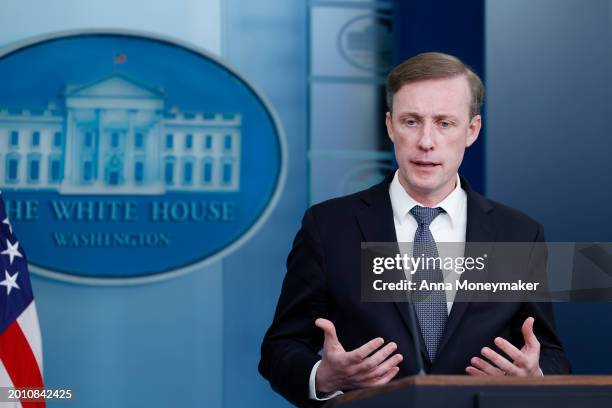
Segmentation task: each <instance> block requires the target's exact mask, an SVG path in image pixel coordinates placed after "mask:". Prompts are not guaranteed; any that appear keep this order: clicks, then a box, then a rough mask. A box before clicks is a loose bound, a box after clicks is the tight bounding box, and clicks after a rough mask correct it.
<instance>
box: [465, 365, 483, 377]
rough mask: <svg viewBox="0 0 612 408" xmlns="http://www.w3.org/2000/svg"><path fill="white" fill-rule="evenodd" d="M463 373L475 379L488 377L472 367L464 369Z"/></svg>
mask: <svg viewBox="0 0 612 408" xmlns="http://www.w3.org/2000/svg"><path fill="white" fill-rule="evenodd" d="M465 372H466V373H468V374H469V375H472V376H475V377H486V376H488V375H489V374H487V373H485V372H484V371H482V370H479V369H477V368H476V367H472V366H469V367H465Z"/></svg>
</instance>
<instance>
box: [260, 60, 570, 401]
mask: <svg viewBox="0 0 612 408" xmlns="http://www.w3.org/2000/svg"><path fill="white" fill-rule="evenodd" d="M483 94H484V90H483V85H482V82H481V81H480V79H479V78H478V76H477V75H476V74H474V73H473V72H472V71H471V70H470V69H469V68H468V67H467V66H465V65H464V64H463V63H462V62H461V61H459V60H458V59H457V58H455V57H452V56H450V55H446V54H440V53H424V54H419V55H417V56H415V57H413V58H411V59H409V60H407V61H405V62H404V63H402V64H400V65H399V66H398V67H396V68H395V69H394V70H393V71H392V72H391V73H390V74H389V77H388V79H387V99H388V101H387V102H388V106H389V112H388V113H387V116H386V125H387V131H388V134H389V137H390V138H391V140H392V142H393V144H394V148H395V156H396V160H397V163H398V165H399V168H398V170H397V171H395V172H394V173H392V174H390V175H389V176H388V177H387V178H386V179H385V180H384V181H383V182H382V183H380V184H378V185H375V186H373V187H371V188H370V189H368V190H365V191H362V192H359V193H356V194H353V195H350V196H346V197H341V198H337V199H333V200H329V201H326V202H324V203H321V204H317V205H315V206H313V207H311V208H310V209H308V210H307V211H306V214H305V215H304V218H303V221H302V227H301V229H300V231H299V232H298V234H297V236H296V238H295V241H294V244H293V248H292V250H291V253H290V254H289V257H288V260H287V274H286V276H285V280H284V282H283V287H282V292H281V295H280V298H279V301H278V305H277V308H276V313H275V316H274V321H273V322H272V325H271V327H270V328H269V330H268V332H267V333H266V336H265V338H264V341H263V344H262V347H261V361H260V364H259V370H260V372H261V374H262V375H263V376H264V377H265V378H267V379H268V380H269V381H270V383H271V385H272V387H273V388H274V389H275V390H276V391H277V392H279V393H280V394H282V395H283V396H284V397H285V398H287V399H288V400H289V401H291V402H292V403H294V404H297V405H301V406H309V405H315V406H316V405H317V404H320V402H317V401H321V400H325V399H329V398H332V397H334V396H335V395H338V394H339V393H342V392H343V391H346V390H351V389H355V388H362V387H369V386H374V385H380V384H384V383H387V382H388V381H390V380H391V379H393V378H394V377H396V376H407V375H412V374H415V373H417V371H418V368H419V364H417V361H418V360H419V359H417V357H418V356H415V353H414V352H413V351H412V350H413V341H414V340H415V339H416V340H417V342H418V343H420V345H421V347H420V349H421V354H422V355H421V356H420V357H421V358H422V360H423V361H424V363H423V365H424V369H425V371H426V372H427V373H430V374H460V373H467V374H469V375H513V376H529V375H545V374H562V373H568V372H569V371H570V367H569V362H568V361H567V359H566V357H565V354H564V352H563V349H562V347H561V344H560V341H559V339H558V337H557V335H556V334H555V326H554V317H553V311H552V307H551V305H550V304H549V303H534V302H520V303H518V302H505V303H477V302H465V301H457V300H458V299H459V298H458V296H460V294H458V293H457V294H454V293H453V294H446V296H445V295H444V294H442V296H443V297H442V298H437V299H438V300H437V301H435V300H434V301H430V302H429V303H427V305H426V306H423V307H421V306H420V305H417V304H416V303H415V304H414V306H412V307H413V308H414V309H413V310H412V311H411V309H410V307H411V306H410V304H407V303H401V302H388V303H367V302H362V301H361V286H360V285H361V275H360V260H361V257H360V250H361V242H407V241H410V242H414V245H415V247H416V246H417V245H420V248H426V249H427V250H429V251H433V252H432V254H437V249H436V242H459V243H461V242H463V243H465V242H538V241H543V240H544V235H543V229H542V226H541V225H540V224H538V223H537V222H535V221H534V220H532V219H530V218H529V217H527V216H526V215H524V214H522V213H520V212H518V211H516V210H513V209H511V208H508V207H506V206H504V205H502V204H499V203H496V202H493V201H490V200H488V199H486V198H484V197H482V196H481V195H479V194H478V193H476V192H474V191H473V190H472V189H471V188H470V186H469V184H468V183H467V181H466V180H464V179H463V178H460V177H459V176H458V168H459V165H460V164H461V161H462V159H463V154H464V151H465V149H466V148H467V147H469V146H470V145H472V144H473V143H474V142H475V141H476V139H477V137H478V134H479V131H480V128H481V116H480V108H481V105H482V99H483ZM416 276H417V275H415V277H416ZM413 279H414V278H413ZM426 279H429V280H432V281H435V280H436V279H438V281H440V280H441V279H444V278H443V277H442V275H441V273H440V274H437V275H436V274H435V273H434V274H432V275H428V277H427V278H426ZM444 296H445V297H444ZM455 296H456V298H455ZM423 304H426V302H424V303H423ZM411 314H412V316H415V321H417V323H418V324H417V325H411V322H410V319H411ZM411 327H416V331H417V333H415V332H414V330H413V329H411ZM385 343H386V344H385ZM321 348H323V353H322V356H321V355H319V351H320V350H321Z"/></svg>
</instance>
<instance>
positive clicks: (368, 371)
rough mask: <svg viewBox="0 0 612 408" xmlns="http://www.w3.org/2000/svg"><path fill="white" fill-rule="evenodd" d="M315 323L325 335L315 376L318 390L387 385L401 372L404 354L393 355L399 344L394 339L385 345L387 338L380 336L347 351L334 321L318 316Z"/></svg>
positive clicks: (327, 390) (328, 390) (331, 390)
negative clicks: (400, 364) (321, 355)
mask: <svg viewBox="0 0 612 408" xmlns="http://www.w3.org/2000/svg"><path fill="white" fill-rule="evenodd" d="M315 325H316V326H317V327H318V328H320V329H321V330H323V332H324V334H325V340H324V343H323V358H322V360H321V364H320V365H319V368H318V369H317V374H316V378H315V384H316V385H315V387H316V390H317V393H325V394H326V393H330V392H333V391H338V390H347V389H355V388H364V387H372V386H375V385H382V384H386V383H388V382H389V381H391V379H393V377H395V376H396V375H397V373H398V372H399V368H398V367H397V365H398V364H399V363H400V362H401V361H402V359H403V357H402V355H401V354H395V355H393V356H391V354H392V353H393V352H395V350H397V344H395V343H393V342H391V343H388V344H387V345H385V346H384V347H381V346H382V345H383V344H384V340H383V339H382V338H380V337H378V338H375V339H372V340H370V341H368V342H367V343H366V344H364V345H363V346H361V347H359V348H357V349H355V350H353V351H346V350H344V347H342V344H340V341H338V336H337V335H336V328H335V327H334V324H333V323H332V322H331V321H329V320H327V319H317V320H316V321H315ZM389 356H391V357H389Z"/></svg>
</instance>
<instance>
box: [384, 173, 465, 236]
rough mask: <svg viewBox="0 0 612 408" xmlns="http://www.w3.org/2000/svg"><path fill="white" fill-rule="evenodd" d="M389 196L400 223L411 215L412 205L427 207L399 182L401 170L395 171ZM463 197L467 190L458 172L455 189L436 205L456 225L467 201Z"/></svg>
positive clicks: (395, 215) (394, 214) (394, 213)
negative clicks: (463, 187)
mask: <svg viewBox="0 0 612 408" xmlns="http://www.w3.org/2000/svg"><path fill="white" fill-rule="evenodd" d="M389 196H390V198H391V207H392V209H393V216H394V217H395V219H396V220H397V221H398V222H399V223H400V225H401V224H403V223H404V221H405V220H406V217H411V215H410V214H409V212H410V210H411V209H412V207H414V206H415V205H420V206H422V207H425V206H424V205H423V204H421V203H419V202H418V201H417V200H415V199H414V198H412V197H411V196H410V194H408V193H407V192H406V190H404V187H402V185H401V184H400V182H399V170H397V171H396V172H395V175H394V176H393V181H391V185H390V186H389ZM463 197H465V191H463V189H462V188H461V180H460V179H459V174H457V184H456V186H455V189H454V190H453V191H452V192H451V193H450V194H449V195H447V196H446V197H445V198H444V200H442V201H440V202H439V203H438V204H437V205H436V206H435V207H441V208H442V209H443V210H444V211H445V212H446V213H447V214H448V215H449V217H450V220H451V223H452V224H453V225H456V224H457V222H458V221H459V219H460V216H461V212H462V211H463V206H464V204H465V201H466V200H464V199H462V198H463Z"/></svg>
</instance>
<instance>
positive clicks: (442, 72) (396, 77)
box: [387, 52, 484, 118]
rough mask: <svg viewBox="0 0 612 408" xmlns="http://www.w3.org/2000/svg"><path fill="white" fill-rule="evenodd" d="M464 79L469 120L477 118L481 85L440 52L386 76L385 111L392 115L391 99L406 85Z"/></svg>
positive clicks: (415, 59) (404, 64)
mask: <svg viewBox="0 0 612 408" xmlns="http://www.w3.org/2000/svg"><path fill="white" fill-rule="evenodd" d="M459 75H465V77H466V79H467V81H468V85H469V88H470V93H471V97H472V100H471V103H470V118H473V117H474V116H476V115H480V109H481V107H482V102H483V99H484V85H483V84H482V81H481V80H480V78H479V77H478V75H476V74H475V73H474V71H472V70H471V69H470V67H468V66H467V65H465V64H464V63H463V62H462V61H461V60H460V59H459V58H457V57H453V56H452V55H449V54H444V53H441V52H424V53H422V54H417V55H415V56H414V57H412V58H409V59H407V60H406V61H404V62H402V63H401V64H399V65H398V66H397V67H395V68H393V70H392V71H391V72H390V73H389V75H388V76H387V107H388V108H389V112H391V113H393V96H394V95H395V94H396V93H397V92H398V91H399V90H400V88H401V87H402V86H404V85H406V84H409V83H411V82H417V81H424V80H427V79H444V78H452V77H455V76H459Z"/></svg>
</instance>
